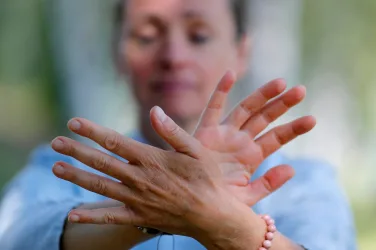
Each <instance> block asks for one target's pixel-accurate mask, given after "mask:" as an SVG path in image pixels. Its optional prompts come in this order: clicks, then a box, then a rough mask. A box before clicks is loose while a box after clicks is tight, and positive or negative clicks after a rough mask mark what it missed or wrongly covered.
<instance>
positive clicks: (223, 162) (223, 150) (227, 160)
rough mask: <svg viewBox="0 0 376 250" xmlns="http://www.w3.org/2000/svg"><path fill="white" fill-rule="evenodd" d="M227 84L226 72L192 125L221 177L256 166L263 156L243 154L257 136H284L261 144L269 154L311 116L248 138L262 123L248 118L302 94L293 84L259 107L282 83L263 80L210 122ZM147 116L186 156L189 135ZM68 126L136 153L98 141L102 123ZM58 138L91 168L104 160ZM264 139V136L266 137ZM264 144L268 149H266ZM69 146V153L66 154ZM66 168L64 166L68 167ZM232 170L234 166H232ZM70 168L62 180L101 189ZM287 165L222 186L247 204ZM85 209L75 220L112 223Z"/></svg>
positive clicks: (285, 172)
mask: <svg viewBox="0 0 376 250" xmlns="http://www.w3.org/2000/svg"><path fill="white" fill-rule="evenodd" d="M233 83H234V79H233V77H232V76H231V74H227V75H226V76H225V77H224V78H223V79H222V81H221V83H220V84H219V85H218V88H217V90H216V92H215V93H214V95H213V97H212V99H211V101H210V102H209V105H208V108H207V110H206V111H205V113H204V115H203V119H202V120H201V122H200V125H199V126H198V129H197V131H196V133H195V137H196V138H198V139H200V141H201V142H202V143H203V144H204V145H205V146H206V147H208V148H211V149H212V150H204V148H202V145H200V143H197V142H195V144H198V145H200V147H201V149H200V152H205V155H209V156H210V157H211V158H212V160H213V161H214V162H216V163H219V164H220V166H221V168H222V170H221V171H220V173H221V176H222V174H223V173H225V174H226V175H227V174H229V173H231V172H232V173H236V172H239V171H237V170H240V172H241V173H243V174H244V172H245V171H244V168H245V167H249V168H248V170H249V171H251V172H253V171H254V169H255V168H256V167H257V165H258V164H259V163H260V162H261V161H262V160H263V158H262V157H260V158H258V160H257V159H256V160H253V159H252V160H251V161H247V157H249V156H251V157H252V156H254V155H256V156H257V153H259V152H260V150H261V149H263V148H262V146H265V145H264V144H263V143H260V142H262V141H263V140H262V138H270V135H272V136H273V135H274V134H275V133H279V134H277V135H279V136H285V137H284V138H285V141H282V142H278V141H275V142H277V143H275V142H274V144H270V145H269V146H268V147H266V149H269V151H267V152H269V154H270V153H272V152H273V150H276V149H278V148H279V147H280V146H281V145H282V144H284V143H286V142H288V141H289V140H291V139H293V138H295V137H296V136H297V135H299V134H302V133H305V132H307V131H309V130H310V129H311V128H312V127H313V125H314V120H312V118H310V117H307V118H302V119H300V120H297V121H295V122H293V123H291V124H287V125H284V126H282V127H279V128H276V129H274V130H272V131H271V132H269V133H268V134H266V135H265V136H263V137H261V138H259V139H258V140H256V141H253V139H252V138H251V137H250V136H249V131H252V129H254V126H255V124H256V125H257V124H258V126H259V127H262V126H265V127H266V125H262V124H261V125H260V123H257V122H256V123H252V122H251V121H252V119H254V120H256V121H258V119H260V117H262V114H270V112H272V111H273V110H275V109H276V108H277V111H278V107H279V111H278V112H274V114H275V115H274V116H271V117H274V119H275V118H277V117H278V116H279V115H281V114H282V113H284V112H285V111H287V109H288V108H289V107H291V106H293V105H295V104H297V103H298V102H299V101H300V100H301V99H302V98H299V88H297V90H298V91H297V94H298V97H297V98H296V93H295V94H294V90H290V91H289V92H287V93H286V94H285V95H283V96H282V97H280V98H279V99H276V100H275V101H273V102H271V103H269V104H267V105H266V106H265V107H263V106H264V105H265V103H266V102H267V101H268V99H270V98H273V97H275V96H277V95H278V94H280V93H281V92H282V91H283V89H284V88H285V87H284V84H283V83H282V84H281V82H279V83H278V81H274V82H271V83H269V84H268V85H266V86H264V87H263V88H261V89H259V90H258V92H256V93H254V94H252V95H251V96H250V97H248V98H247V99H246V100H245V101H243V102H242V103H241V104H240V105H239V106H238V107H237V108H236V109H235V110H234V111H233V112H232V113H231V114H230V116H229V117H228V118H227V119H226V120H225V122H224V123H222V124H221V125H218V124H216V121H217V120H219V117H220V113H221V109H222V107H223V103H224V100H225V97H226V95H227V93H228V92H229V90H230V88H231V86H232V85H233ZM281 85H282V86H281ZM295 91H296V90H295ZM291 93H292V94H291ZM260 94H261V95H260ZM260 97H264V98H260ZM302 97H304V89H303V95H302ZM260 99H261V100H260ZM281 102H282V104H287V107H285V108H283V107H282V108H281V105H280V104H281ZM278 103H279V105H277V104H278ZM261 107H263V108H261ZM244 111H253V112H244ZM152 114H153V112H152ZM251 114H253V115H252V116H251ZM153 117H154V119H153ZM252 117H253V118H252ZM151 118H152V119H151V121H152V123H153V126H154V128H155V130H156V131H157V132H158V133H159V134H160V135H161V137H162V138H164V139H165V140H166V141H167V142H169V143H170V144H171V145H172V146H173V147H174V148H175V150H176V151H178V152H181V153H184V154H186V155H190V150H191V149H190V147H188V145H190V144H191V143H188V144H187V142H188V141H190V140H191V139H192V138H190V137H189V136H187V135H186V134H185V139H184V140H182V138H181V137H180V136H181V135H180V134H181V133H180V132H179V133H177V132H178V131H182V130H181V129H180V128H179V127H178V126H177V125H176V124H175V123H174V122H173V121H172V120H171V119H170V118H169V117H167V118H166V120H165V121H164V123H163V126H158V124H159V123H158V122H156V121H158V119H156V118H155V116H153V115H152V116H151ZM235 118H236V119H235ZM241 120H244V121H246V120H247V122H244V123H243V126H240V127H237V125H236V123H239V122H240V121H241ZM272 120H273V119H270V121H272ZM76 121H77V120H76ZM82 121H83V123H87V122H88V121H85V120H82ZM252 124H253V125H252ZM72 125H73V121H72V122H71V123H70V128H71V129H72V130H73V131H75V132H76V133H78V134H80V135H83V136H86V137H88V138H90V139H93V140H94V141H97V142H98V143H99V144H101V145H102V146H104V147H105V148H107V149H108V150H110V151H113V152H114V153H115V154H118V151H119V150H120V149H119V148H118V147H124V148H123V149H121V150H120V151H122V152H123V154H119V155H120V156H122V157H124V158H126V159H128V160H130V159H131V158H132V156H131V155H133V154H136V152H138V151H132V150H131V148H129V146H128V148H127V147H126V144H123V143H121V144H120V146H119V144H118V146H117V147H115V149H113V148H112V147H111V146H108V145H107V146H106V145H104V144H106V141H108V139H107V140H106V139H105V138H111V136H109V133H113V132H112V131H109V130H106V129H104V128H100V127H99V126H96V125H95V124H91V125H90V126H89V132H87V131H86V132H85V129H83V128H82V129H80V130H75V129H74V126H72ZM251 125H252V126H251ZM238 126H239V125H238ZM265 127H264V128H265ZM259 129H260V128H259ZM289 129H290V130H291V129H292V130H293V131H292V132H293V133H291V132H290V131H289ZM261 130H262V129H261ZM288 132H290V133H288ZM294 132H295V133H294ZM94 134H102V138H98V137H94V138H93V135H94ZM183 134H184V133H183ZM116 136H117V137H116V138H118V137H120V135H116ZM231 136H235V137H234V138H232V140H227V137H231ZM213 137H214V138H218V139H217V141H215V143H213V142H212V141H210V140H211V139H213ZM189 138H190V139H189ZM61 140H63V141H65V142H66V143H67V144H68V145H66V147H68V148H69V147H71V149H70V150H68V151H66V152H65V154H68V155H71V156H73V157H75V158H76V159H78V160H81V161H83V162H84V163H85V164H87V165H89V166H92V167H94V168H96V169H98V167H95V165H100V164H98V163H96V162H98V161H99V162H102V165H103V162H104V160H103V159H104V156H103V155H101V156H99V160H98V159H97V160H95V158H96V157H97V158H98V156H96V155H97V154H98V153H99V152H97V151H91V152H90V153H88V154H86V158H87V159H86V162H85V161H84V160H82V159H81V158H82V154H83V153H82V152H80V150H77V149H81V148H82V147H84V146H83V145H80V144H78V143H76V142H74V141H71V140H69V139H65V138H61ZM229 142H231V143H229ZM266 142H267V140H266ZM132 143H134V142H132ZM248 145H251V147H248ZM243 146H244V147H243ZM54 148H55V150H57V151H59V152H61V153H64V150H59V149H57V148H56V147H54ZM270 148H272V150H271V149H270ZM111 149H112V150H111ZM253 149H259V151H257V150H253ZM65 150H67V149H65ZM126 150H128V151H129V152H128V154H127V155H126V154H125V153H124V151H126ZM149 150H151V149H150V148H144V151H145V152H148V151H149ZM153 150H154V148H153ZM72 151H73V152H74V153H72ZM255 152H256V154H254V153H255ZM80 154H81V156H80ZM152 155H153V154H152ZM267 155H268V154H265V155H263V157H267ZM191 156H192V155H191ZM133 157H135V155H133ZM89 158H92V159H89ZM244 158H245V160H246V161H244V160H242V159H244ZM260 159H261V160H260ZM112 161H113V160H112V158H111V162H112ZM105 163H106V162H105ZM130 163H132V161H131V160H130ZM136 163H137V161H136ZM141 163H142V162H141ZM61 165H64V164H63V163H62V164H61ZM93 165H94V166H93ZM106 165H109V164H108V163H106ZM70 167H71V166H70ZM70 167H69V166H68V169H69V168H70ZM106 168H107V167H106ZM99 169H100V168H99ZM232 169H235V170H236V171H232ZM71 170H72V171H71V172H72V173H73V172H74V176H73V177H72V176H71V177H69V176H65V179H67V180H70V181H72V182H74V183H76V184H78V185H80V186H83V187H84V188H87V189H89V190H91V191H95V190H93V189H95V186H97V189H98V186H99V189H103V188H101V187H100V186H101V185H103V180H98V178H97V177H96V176H92V175H91V176H87V175H90V174H87V173H82V172H80V173H77V171H76V169H73V168H71ZM290 170H291V168H289V167H287V166H281V167H277V168H275V169H273V170H271V171H269V172H268V173H266V174H265V175H264V176H263V177H262V178H260V179H259V180H256V181H255V182H253V183H251V184H250V185H247V184H248V180H249V177H246V178H244V177H243V178H238V177H236V178H232V179H230V181H229V179H227V180H228V181H227V182H228V183H229V184H231V185H230V186H227V188H228V187H230V188H231V189H232V190H233V191H234V192H235V194H236V195H237V197H238V198H239V199H240V200H242V201H243V202H245V203H247V204H249V205H253V204H254V203H256V202H257V201H258V200H260V199H262V198H263V197H264V196H266V195H267V194H269V193H270V192H272V191H274V190H275V189H276V188H278V187H280V186H281V185H282V184H283V183H284V182H285V181H287V180H288V179H289V178H291V176H292V171H290ZM55 173H56V174H57V175H58V173H57V172H55ZM105 173H106V172H105ZM110 175H111V174H110ZM211 175H212V177H213V178H214V179H215V178H216V175H215V174H214V173H211ZM58 176H59V175H58ZM77 176H86V177H90V181H91V183H93V180H94V181H96V182H94V183H97V184H96V185H94V184H90V185H89V186H86V187H85V186H84V184H82V182H83V180H77V179H78V178H77ZM112 176H113V175H112ZM230 176H231V175H230ZM234 176H236V175H234ZM60 177H61V178H64V176H60ZM113 177H115V178H117V177H116V176H113ZM217 177H218V176H217ZM72 178H73V179H72ZM82 178H83V177H82ZM85 179H86V182H89V178H85ZM117 179H118V178H117ZM98 183H99V184H98ZM237 185H238V186H237ZM105 187H106V188H105V191H107V189H108V187H107V185H105ZM96 192H98V191H96ZM99 193H100V194H103V193H104V191H103V190H102V191H99ZM105 196H107V197H110V198H113V197H111V196H109V195H105ZM121 201H122V200H121ZM126 204H127V205H128V202H126ZM120 209H122V208H120ZM82 212H83V211H82ZM86 212H87V211H86ZM86 212H85V213H83V214H81V220H80V222H89V223H106V221H107V222H112V220H111V218H114V217H111V216H110V215H113V214H112V213H111V212H110V211H107V210H102V211H93V213H92V214H90V215H88V214H87V213H86ZM94 212H95V213H94ZM98 212H99V213H98ZM80 213H81V211H80ZM75 214H77V211H75ZM103 215H106V216H105V217H103ZM85 216H86V217H85ZM114 220H116V219H114ZM115 223H116V221H115ZM139 225H141V224H139Z"/></svg>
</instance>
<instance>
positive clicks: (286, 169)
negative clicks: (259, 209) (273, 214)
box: [245, 165, 295, 206]
mask: <svg viewBox="0 0 376 250" xmlns="http://www.w3.org/2000/svg"><path fill="white" fill-rule="evenodd" d="M294 175H295V171H294V169H293V168H292V167H290V166H288V165H281V166H277V167H274V168H272V169H270V170H269V171H268V172H266V173H265V174H264V175H263V176H261V177H260V178H258V179H256V180H255V181H253V182H251V183H249V184H248V186H247V189H249V192H247V193H248V194H249V195H248V197H247V198H246V199H245V200H246V202H247V204H248V205H250V206H253V205H254V204H256V203H257V202H259V201H260V200H262V199H264V198H265V197H267V196H268V195H270V194H271V193H273V192H275V191H276V190H278V189H279V188H280V187H282V186H283V185H284V184H285V183H286V182H287V181H289V180H290V179H291V178H292V177H293V176H294Z"/></svg>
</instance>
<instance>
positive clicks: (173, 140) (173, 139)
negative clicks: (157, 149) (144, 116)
mask: <svg viewBox="0 0 376 250" xmlns="http://www.w3.org/2000/svg"><path fill="white" fill-rule="evenodd" d="M150 120H151V124H152V125H153V128H154V130H155V131H156V132H157V133H158V135H159V136H161V137H162V138H163V139H164V140H165V141H166V142H167V143H168V144H169V145H171V147H172V148H174V149H175V150H176V151H177V152H180V153H183V154H186V155H189V156H192V157H194V158H198V156H199V154H200V150H201V148H202V147H201V144H200V142H199V141H197V140H196V139H195V138H194V137H193V136H191V135H190V134H188V133H187V132H185V131H184V130H183V129H182V128H180V127H179V126H178V125H177V124H176V123H175V122H174V121H173V120H172V119H171V118H170V117H169V116H167V115H166V114H165V113H164V111H163V110H162V109H161V108H160V107H154V108H152V110H151V111H150Z"/></svg>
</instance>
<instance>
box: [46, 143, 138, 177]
mask: <svg viewBox="0 0 376 250" xmlns="http://www.w3.org/2000/svg"><path fill="white" fill-rule="evenodd" d="M51 146H52V148H53V149H54V150H55V151H56V152H58V153H61V154H64V155H68V156H71V157H73V158H75V159H76V160H78V161H80V162H82V163H83V164H85V165H87V166H90V167H91V168H93V169H95V170H98V171H100V172H102V173H104V174H107V175H109V176H112V177H114V178H116V179H118V180H122V181H124V180H127V179H129V176H132V175H133V173H132V172H131V171H132V170H133V167H132V166H131V165H129V164H127V163H124V162H121V161H120V160H117V159H116V158H114V157H112V156H109V155H108V154H106V153H104V152H101V151H99V150H97V149H94V148H91V147H89V146H86V145H84V144H81V143H79V142H77V141H74V140H72V139H69V138H66V137H57V138H56V139H54V140H53V141H52V145H51Z"/></svg>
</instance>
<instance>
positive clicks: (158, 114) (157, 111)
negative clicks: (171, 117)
mask: <svg viewBox="0 0 376 250" xmlns="http://www.w3.org/2000/svg"><path fill="white" fill-rule="evenodd" d="M150 115H151V117H155V118H157V119H158V120H159V121H160V122H162V123H163V122H164V121H166V119H167V115H166V113H165V112H164V111H163V109H162V108H161V107H159V106H154V107H153V108H152V109H151V110H150Z"/></svg>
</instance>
